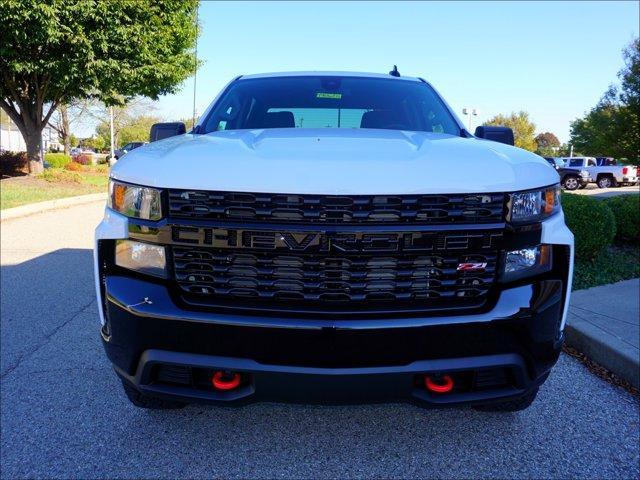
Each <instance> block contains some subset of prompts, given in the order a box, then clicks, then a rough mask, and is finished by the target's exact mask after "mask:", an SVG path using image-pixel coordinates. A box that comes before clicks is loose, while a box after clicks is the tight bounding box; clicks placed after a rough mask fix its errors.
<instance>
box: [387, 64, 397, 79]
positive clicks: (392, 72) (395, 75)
mask: <svg viewBox="0 0 640 480" xmlns="http://www.w3.org/2000/svg"><path fill="white" fill-rule="evenodd" d="M389 75H391V76H392V77H399V76H400V72H399V71H398V67H397V65H394V66H393V70H391V71H390V72H389Z"/></svg>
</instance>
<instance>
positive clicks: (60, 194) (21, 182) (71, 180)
mask: <svg viewBox="0 0 640 480" xmlns="http://www.w3.org/2000/svg"><path fill="white" fill-rule="evenodd" d="M95 170H96V168H95V167H93V168H92V169H89V168H87V167H85V169H84V170H83V171H80V172H70V171H67V170H64V169H59V168H50V169H47V170H45V172H43V173H42V174H40V175H38V176H36V177H29V176H25V177H14V178H9V179H6V180H2V182H1V183H0V209H2V210H4V209H6V208H13V207H19V206H20V205H27V204H29V203H35V202H44V201H46V200H55V199H58V198H65V197H75V196H77V195H86V194H89V193H101V192H105V193H106V191H107V184H108V182H109V176H108V173H107V172H106V169H105V171H104V172H97V171H95Z"/></svg>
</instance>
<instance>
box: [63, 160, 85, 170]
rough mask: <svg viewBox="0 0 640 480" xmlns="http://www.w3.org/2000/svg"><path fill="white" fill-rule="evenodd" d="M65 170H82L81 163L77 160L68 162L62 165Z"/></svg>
mask: <svg viewBox="0 0 640 480" xmlns="http://www.w3.org/2000/svg"><path fill="white" fill-rule="evenodd" d="M64 168H65V170H69V171H70V172H79V171H80V170H82V165H80V164H79V163H78V162H76V161H73V162H69V163H67V164H66V165H65V166H64Z"/></svg>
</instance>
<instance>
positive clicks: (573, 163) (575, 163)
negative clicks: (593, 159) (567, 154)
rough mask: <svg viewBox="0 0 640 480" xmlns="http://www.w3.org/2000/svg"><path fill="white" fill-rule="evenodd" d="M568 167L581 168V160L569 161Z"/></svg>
mask: <svg viewBox="0 0 640 480" xmlns="http://www.w3.org/2000/svg"><path fill="white" fill-rule="evenodd" d="M569 166H570V167H581V166H582V159H580V158H575V159H573V160H569Z"/></svg>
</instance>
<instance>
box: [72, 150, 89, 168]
mask: <svg viewBox="0 0 640 480" xmlns="http://www.w3.org/2000/svg"><path fill="white" fill-rule="evenodd" d="M73 161H74V162H76V163H79V164H80V165H91V164H92V163H93V155H91V154H90V153H81V154H80V155H78V156H77V157H76V158H74V159H73Z"/></svg>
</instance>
